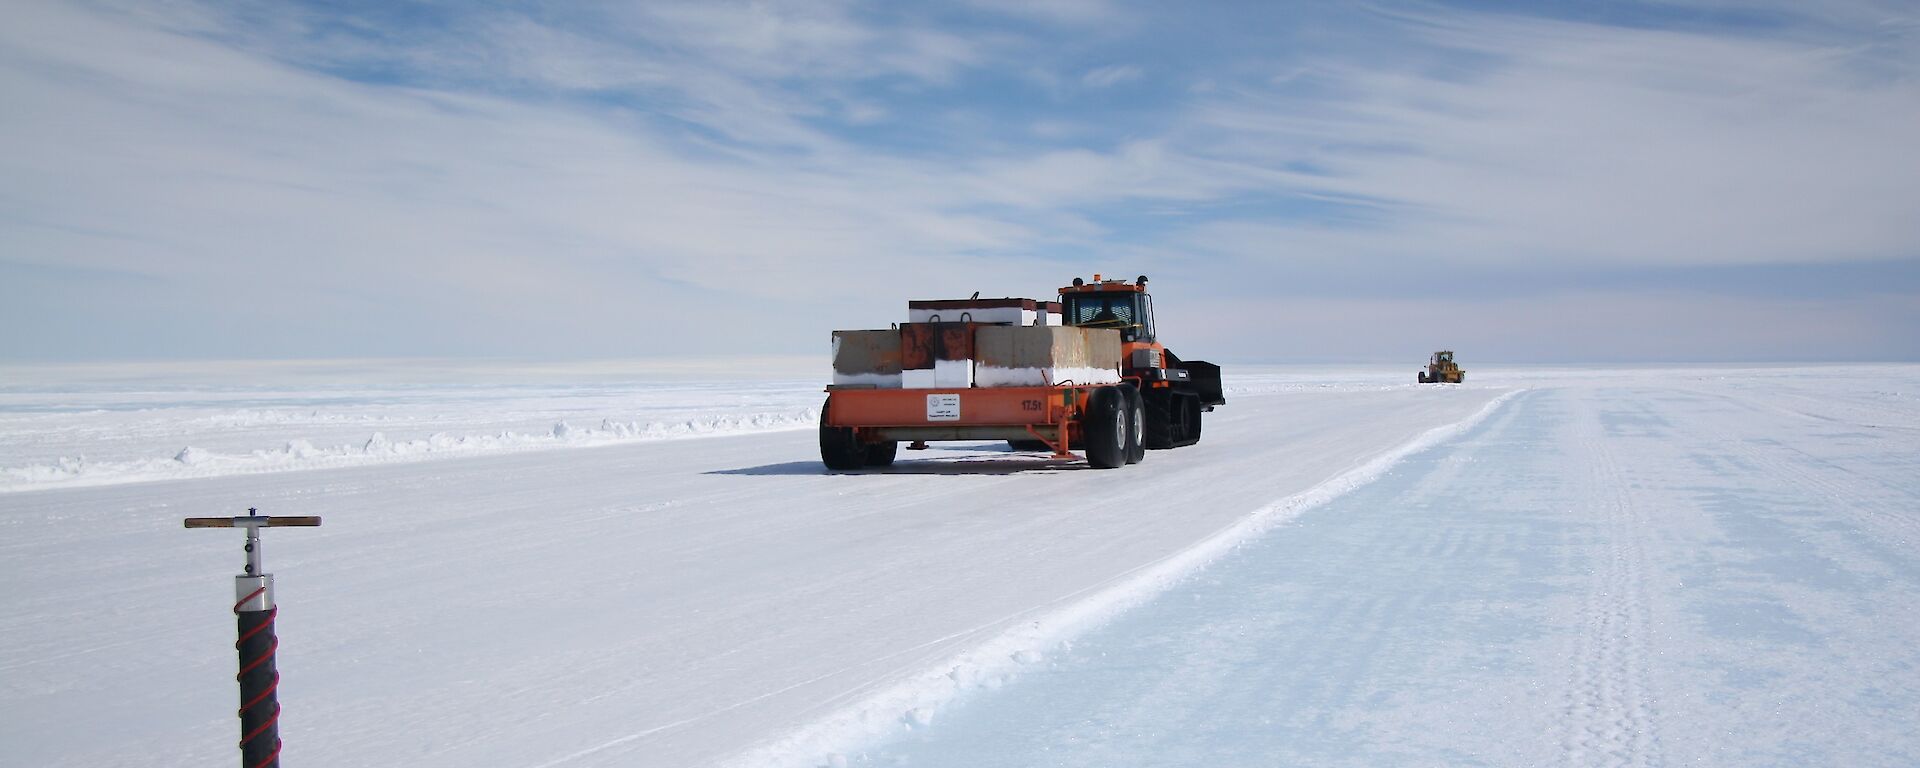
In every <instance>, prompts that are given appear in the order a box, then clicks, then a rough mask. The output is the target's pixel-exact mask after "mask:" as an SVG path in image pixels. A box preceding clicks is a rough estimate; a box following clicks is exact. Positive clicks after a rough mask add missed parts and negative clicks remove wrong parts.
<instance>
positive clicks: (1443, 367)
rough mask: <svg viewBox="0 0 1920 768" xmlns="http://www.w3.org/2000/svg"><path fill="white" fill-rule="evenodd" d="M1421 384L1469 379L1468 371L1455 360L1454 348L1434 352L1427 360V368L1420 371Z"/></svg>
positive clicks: (1453, 382)
mask: <svg viewBox="0 0 1920 768" xmlns="http://www.w3.org/2000/svg"><path fill="white" fill-rule="evenodd" d="M1419 373H1420V383H1421V384H1459V383H1460V382H1463V381H1466V380H1467V372H1466V370H1465V369H1462V368H1461V367H1460V366H1459V365H1457V364H1455V363H1454V362H1453V350H1450V349H1443V350H1440V351H1438V352H1435V353H1433V357H1431V358H1429V359H1428V360H1427V369H1426V370H1424V371H1420V372H1419Z"/></svg>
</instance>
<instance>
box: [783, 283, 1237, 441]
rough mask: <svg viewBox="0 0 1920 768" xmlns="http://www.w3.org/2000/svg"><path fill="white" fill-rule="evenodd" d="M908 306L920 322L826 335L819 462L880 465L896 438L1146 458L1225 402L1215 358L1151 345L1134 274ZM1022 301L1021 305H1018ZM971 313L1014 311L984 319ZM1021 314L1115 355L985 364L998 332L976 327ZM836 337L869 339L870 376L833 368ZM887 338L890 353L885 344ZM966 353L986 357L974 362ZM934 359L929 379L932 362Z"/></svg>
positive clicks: (1185, 435) (1145, 302)
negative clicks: (831, 347)
mask: <svg viewBox="0 0 1920 768" xmlns="http://www.w3.org/2000/svg"><path fill="white" fill-rule="evenodd" d="M909 306H910V307H913V308H915V309H916V310H918V312H919V314H918V315H916V317H918V318H920V319H925V320H928V321H929V322H926V323H909V324H907V325H903V326H900V327H898V328H897V329H896V330H895V331H892V332H887V331H852V332H838V333H836V335H835V354H836V375H835V380H836V382H840V381H843V380H844V381H846V382H848V383H836V384H834V385H832V386H829V387H828V388H827V401H826V403H825V405H824V406H822V408H821V414H820V457H821V460H822V461H823V462H824V463H825V464H826V465H827V467H828V468H830V469H836V470H852V469H860V468H863V467H878V466H886V465H889V464H892V463H893V461H894V458H895V457H896V455H897V453H898V451H899V447H900V443H903V442H904V443H908V444H909V445H910V447H925V444H926V443H928V442H932V441H939V440H1006V441H1008V442H1009V443H1011V444H1012V445H1013V447H1014V448H1015V449H1029V450H1048V451H1051V452H1052V454H1053V455H1054V456H1055V457H1056V458H1070V457H1072V455H1073V454H1072V453H1071V451H1072V450H1074V449H1076V448H1078V449H1080V450H1083V451H1084V452H1085V454H1086V458H1087V463H1088V464H1089V465H1090V466H1093V467H1095V468H1100V469H1108V468H1114V467H1120V466H1124V465H1126V464H1132V463H1136V462H1139V461H1140V460H1142V459H1144V458H1145V456H1146V450H1147V449H1148V448H1175V447H1179V446H1184V445H1192V444H1194V443H1196V442H1198V441H1199V439H1200V414H1201V413H1203V412H1205V411H1211V410H1212V409H1213V407H1214V406H1217V405H1220V404H1222V403H1224V402H1226V400H1225V398H1224V397H1223V396H1222V393H1221V387H1220V368H1219V366H1216V365H1213V364H1211V363H1207V362H1203V361H1198V360H1195V361H1185V362H1183V361H1181V360H1180V359H1179V358H1178V357H1177V356H1175V355H1173V353H1172V352H1171V351H1169V350H1167V349H1166V347H1165V346H1164V345H1162V344H1161V343H1160V342H1159V341H1158V340H1157V336H1156V332H1155V328H1154V325H1153V315H1152V313H1153V304H1152V299H1151V298H1150V297H1149V296H1148V295H1147V293H1146V277H1145V276H1144V275H1143V276H1141V277H1140V278H1139V279H1138V280H1137V281H1135V282H1132V283H1128V282H1124V281H1120V280H1106V281H1103V280H1101V279H1100V276H1099V275H1095V276H1094V280H1093V282H1092V283H1088V282H1086V281H1083V280H1079V279H1075V280H1074V281H1073V285H1071V286H1068V287H1066V288H1062V289H1061V290H1060V301H1059V302H1058V303H1036V302H1032V301H1030V300H1019V299H995V300H986V301H977V300H975V301H973V302H972V303H971V304H969V303H968V302H967V300H960V301H943V302H912V303H910V304H909ZM1023 308H1024V311H1025V312H1026V313H1027V314H1024V315H1021V314H1018V313H1019V312H1021V311H1023ZM930 313H944V316H948V317H956V318H960V319H961V321H959V322H951V323H949V322H942V320H943V319H944V318H943V316H942V315H941V314H930ZM976 317H993V318H1002V319H1012V320H1011V323H1007V322H1002V323H981V322H974V319H975V318H976ZM1027 322H1031V324H1032V325H1036V326H1037V325H1048V324H1051V325H1056V326H1062V327H1067V328H1072V329H1078V330H1076V331H1074V333H1073V335H1074V336H1076V337H1078V338H1079V339H1084V340H1085V341H1084V344H1085V345H1086V346H1090V347H1100V348H1102V349H1104V350H1106V351H1105V352H1104V353H1103V354H1104V355H1105V356H1104V357H1101V358H1100V359H1102V360H1108V361H1111V362H1110V363H1108V364H1107V365H1106V366H1104V367H1097V368H1059V369H1048V370H1045V371H1035V370H1034V369H1029V368H1014V369H1007V368H1003V367H995V366H990V365H987V364H986V361H985V356H987V355H988V354H990V352H989V351H988V350H990V349H991V348H993V344H990V343H989V342H990V341H993V340H999V339H1002V338H1003V337H1005V336H1006V335H1007V333H1006V332H993V331H984V330H982V329H986V328H991V327H993V326H1003V325H1007V324H1020V323H1027ZM843 334H844V335H845V336H844V338H843ZM976 334H978V338H977V339H976ZM1026 336H1028V337H1038V338H1042V339H1045V338H1049V337H1048V335H1047V334H1026ZM896 339H897V341H896ZM1069 341H1074V339H1069ZM1115 341H1118V342H1119V343H1118V345H1117V346H1116V345H1115V344H1114V342H1115ZM843 343H845V344H847V345H849V346H852V345H855V344H866V345H868V346H871V347H874V351H873V352H872V354H870V355H869V356H868V357H869V358H871V360H874V361H881V362H879V363H877V364H876V365H877V367H875V366H869V368H871V369H872V370H871V371H868V370H865V369H863V371H862V372H854V373H843V372H842V371H841V370H840V367H841V366H840V362H839V360H838V358H839V356H840V355H841V354H842V349H841V347H842V344H843ZM893 343H897V344H898V345H899V346H898V349H897V350H896V349H893V348H890V347H889V346H888V345H889V344H893ZM1076 343H1081V342H1077V341H1076ZM1115 350H1117V353H1116V352H1115ZM975 355H980V356H981V357H982V361H981V364H980V367H979V370H978V371H976V370H975V368H974V366H975V362H976V361H975V360H974V359H972V358H973V356H975ZM962 356H964V357H962ZM934 358H938V359H937V360H936V359H934ZM936 364H937V365H938V366H939V367H940V370H939V374H938V376H936V375H934V374H935V372H934V371H933V370H928V369H929V368H931V367H933V366H934V365H936ZM887 366H892V367H891V368H889V367H887ZM902 366H905V369H904V370H902ZM962 366H964V370H961V368H962ZM876 371H877V372H876ZM914 374H920V375H918V376H915V375H914ZM976 375H978V376H979V377H980V378H979V379H977V380H976V378H975V377H976ZM1074 376H1078V377H1081V379H1082V380H1080V381H1075V380H1073V377H1074ZM889 377H893V378H889ZM1023 377H1026V378H1036V377H1037V380H1035V381H1032V382H1023ZM897 381H911V382H914V383H911V384H905V385H903V384H900V383H897ZM929 381H931V382H934V383H933V384H931V385H929V384H927V382H929ZM1022 383H1026V384H1027V385H1022Z"/></svg>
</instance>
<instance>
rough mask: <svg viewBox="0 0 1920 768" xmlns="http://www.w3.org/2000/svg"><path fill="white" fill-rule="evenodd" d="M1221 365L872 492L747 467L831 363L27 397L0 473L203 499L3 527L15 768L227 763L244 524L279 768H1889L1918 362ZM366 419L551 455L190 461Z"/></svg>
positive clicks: (498, 452)
mask: <svg viewBox="0 0 1920 768" xmlns="http://www.w3.org/2000/svg"><path fill="white" fill-rule="evenodd" d="M483 373H484V372H483ZM1226 375H1227V381H1226V385H1227V393H1228V398H1229V402H1228V404H1227V405H1226V406H1225V407H1223V408H1222V409H1221V410H1220V411H1218V412H1216V413H1214V414H1211V415H1210V416H1209V421H1208V422H1207V432H1206V437H1205V439H1204V440H1203V441H1202V443H1201V444H1200V445H1198V446H1195V447H1192V448H1187V449H1181V450H1177V451H1171V452H1167V451H1155V452H1151V453H1150V454H1149V455H1148V457H1147V460H1146V463H1145V464H1143V465H1141V466H1137V467H1129V468H1125V469H1121V470H1114V471H1095V470H1088V469H1085V468H1084V466H1083V465H1080V464H1079V463H1077V462H1075V463H1067V464H1060V463H1054V462H1050V461H1048V460H1046V459H1045V458H1044V457H1042V456H1040V455H1038V454H1021V453H1012V452H1009V451H1007V450H1006V449H1005V447H1004V446H1003V445H992V444H966V445H936V446H935V449H934V450H929V451H926V452H924V453H921V452H902V454H901V460H900V464H899V465H898V466H896V467H894V468H893V469H891V470H888V471H885V472H870V473H858V474H828V473H825V472H824V471H823V470H822V469H821V467H820V466H819V463H818V458H817V450H816V447H815V445H814V437H813V434H812V432H811V430H810V429H806V428H805V427H806V426H808V424H807V423H800V424H799V426H800V427H801V428H800V429H788V430H786V431H752V430H761V429H774V430H778V429H779V428H780V427H781V426H785V425H780V424H761V425H754V424H753V423H752V420H753V418H754V415H755V414H783V413H784V414H787V415H789V416H791V417H793V418H794V419H795V420H796V422H805V419H804V418H803V417H804V416H805V415H806V411H805V409H808V408H813V407H817V405H818V402H819V399H820V397H821V393H820V391H819V390H820V386H819V385H820V384H821V383H823V380H824V377H825V374H824V372H823V373H821V374H820V375H819V376H818V377H816V379H817V380H806V379H801V378H791V379H787V378H776V377H768V376H765V375H756V376H754V377H752V378H747V379H742V378H740V377H731V378H726V379H723V378H700V377H698V376H693V377H688V376H676V377H666V378H655V379H644V377H631V376H629V377H626V378H619V379H618V380H608V379H605V378H594V377H582V380H578V381H569V380H567V377H565V376H544V377H535V380H528V381H517V382H514V383H512V384H510V385H507V384H499V385H496V384H484V385H483V384H475V383H473V381H486V380H495V379H499V378H504V377H498V376H496V377H492V378H491V379H490V378H488V377H485V376H478V377H475V378H473V379H472V380H468V379H465V378H460V379H459V380H457V381H436V382H428V383H418V382H398V383H396V382H394V381H391V380H382V382H381V383H380V384H379V385H378V386H366V385H356V384H354V383H353V378H354V377H352V376H350V375H348V376H344V377H343V379H342V380H341V381H337V382H333V383H329V384H328V385H327V386H324V387H301V386H293V385H288V384H285V383H281V384H275V385H273V386H271V387H252V386H250V387H247V388H233V387H230V386H225V385H214V384H212V382H216V381H224V380H227V379H226V378H225V377H214V376H211V375H209V376H207V377H205V378H204V379H200V380H195V379H194V378H193V377H192V376H186V375H182V376H180V377H176V378H175V379H171V380H169V383H168V384H167V386H165V387H155V386H151V382H152V381H153V378H152V377H139V376H136V377H133V378H132V379H130V380H125V381H121V382H119V383H98V382H93V383H89V384H87V385H86V386H72V385H68V386H63V385H62V384H61V382H60V381H59V377H57V376H45V375H42V376H38V377H37V378H36V377H34V376H25V377H22V376H13V377H10V378H8V379H6V381H8V382H10V383H9V384H8V385H7V386H4V387H0V436H4V437H3V438H0V456H3V457H5V459H6V460H5V461H4V462H0V466H6V467H16V468H17V467H31V466H57V465H58V460H59V458H60V457H62V456H71V455H78V454H85V455H87V457H88V458H87V460H86V461H87V462H89V463H92V462H101V463H109V462H134V461H142V460H151V459H155V458H158V459H160V460H164V461H175V462H176V463H179V464H181V465H182V466H183V467H187V468H194V467H205V468H207V471H208V472H209V473H208V474H205V475H200V476H194V475H177V474H175V475H170V474H167V473H165V472H159V473H143V472H137V471H128V472H122V473H120V474H119V475H117V476H116V479H114V480H112V481H111V482H112V483H114V484H106V485H92V486H86V485H77V484H75V483H73V482H71V481H60V480H59V479H58V478H54V479H53V480H48V479H46V478H41V479H35V478H33V477H26V478H23V479H21V480H19V481H16V483H15V485H14V486H13V487H12V488H11V492H7V493H0V530H4V531H6V536H4V537H3V538H0V551H4V552H5V557H4V558H0V583H4V584H5V585H6V589H5V590H4V591H0V673H3V674H0V714H4V717H0V763H5V764H7V765H34V766H68V765H71V766H79V765H87V766H114V765H125V766H134V765H139V766H163V767H165V766H200V765H209V764H226V763H229V762H231V760H232V759H233V756H232V755H233V752H234V749H233V744H234V741H235V738H236V736H237V734H236V729H237V727H238V725H237V721H236V720H235V718H234V717H233V709H234V706H235V701H234V697H235V695H236V694H235V691H234V690H233V683H232V673H233V668H234V661H233V658H232V649H231V643H232V637H231V634H232V619H231V616H230V614H228V613H227V612H226V611H227V607H228V606H229V605H230V604H231V600H232V598H231V581H230V577H231V575H232V574H233V573H234V572H235V571H236V570H237V569H238V565H239V564H240V554H241V553H240V552H239V551H238V550H239V543H240V541H239V535H238V534H237V533H236V532H233V531H207V530H192V531H189V530H182V529H181V528H180V527H179V526H180V523H179V522H178V521H179V519H180V518H182V517H187V516H197V515H224V514H235V513H240V512H241V511H243V510H244V508H245V507H247V506H258V507H260V508H261V509H262V511H263V512H265V513H271V514H287V515H299V514H319V515H324V516H325V517H326V521H327V522H326V526H325V527H323V528H319V529H275V530H272V531H269V532H268V535H267V541H266V547H265V550H266V558H267V564H268V567H269V569H270V570H271V571H273V572H274V573H276V574H277V575H278V577H279V587H278V591H279V598H280V601H281V604H282V614H281V622H280V624H281V627H280V629H281V641H282V648H281V652H282V659H281V669H282V673H283V675H284V676H285V680H284V682H283V684H282V688H281V692H282V701H283V704H284V705H285V707H286V716H285V720H284V721H283V731H282V734H283V736H284V738H285V739H286V740H287V753H286V756H287V759H288V760H289V761H290V762H299V761H305V762H306V763H309V764H321V765H335V766H376V765H399V764H406V765H419V766H455V765H460V766H471V765H488V766H529V767H531V766H554V767H558V766H709V765H739V766H761V765H770V766H787V765H791V766H815V765H834V764H842V763H844V764H856V765H858V764H882V765H893V764H911V765H959V764H967V765H1022V766H1024V765H1056V764H1057V765H1113V764H1169V765H1270V764H1352V765H1380V764H1407V763H1418V764H1462V763H1468V764H1472V763H1479V764H1539V763H1545V762H1562V763H1572V764H1580V765H1654V764H1665V763H1675V764H1677V763H1682V762H1699V763H1703V764H1721V765H1748V764H1865V765H1908V764H1914V763H1915V762H1916V760H1915V757H1914V756H1915V753H1916V743H1915V737H1913V736H1912V735H1911V734H1910V733H1909V732H1908V731H1909V730H1910V729H1908V728H1905V727H1904V725H1902V724H1903V723H1904V718H1906V717H1907V715H1908V714H1909V713H1911V712H1912V711H1915V709H1916V706H1915V704H1916V703H1920V702H1916V698H1920V694H1916V689H1917V688H1920V682H1917V681H1916V677H1917V675H1916V672H1915V670H1920V651H1916V650H1915V649H1916V648H1920V643H1917V642H1916V641H1917V640H1920V626H1917V623H1920V619H1916V617H1920V557H1917V556H1916V554H1915V551H1914V542H1915V538H1914V524H1915V517H1916V514H1917V513H1916V510H1917V509H1920V503H1916V502H1920V466H1917V464H1920V458H1916V457H1920V368H1916V367H1913V366H1866V367H1817V368H1768V369H1735V368H1694V369H1684V370H1681V369H1666V370H1661V369H1641V370H1626V371H1619V370H1612V371H1601V370H1576V369H1506V370H1501V369H1497V368H1493V367H1488V366H1480V367H1476V368H1475V369H1474V379H1475V380H1474V381H1473V382H1472V383H1469V384H1467V385H1463V386H1451V385H1448V386H1419V385H1414V384H1411V383H1410V382H1411V380H1412V378H1413V373H1412V370H1411V369H1410V368H1408V369H1406V370H1402V369H1401V368H1398V367H1397V368H1394V369H1392V370H1388V369H1384V368H1366V369H1332V368H1322V369H1256V368H1249V367H1244V366H1241V367H1228V368H1227V370H1226ZM376 378H377V377H376ZM588 378H591V379H592V380H591V381H585V380H584V379H588ZM29 380H31V381H32V382H33V383H31V384H27V385H23V384H19V383H18V382H22V381H29ZM129 382H131V383H129ZM555 382H558V383H555ZM1503 397H1504V398H1508V399H1505V400H1502V398H1503ZM1496 401H1498V402H1496ZM249 409H252V410H260V411H267V412H274V413H283V414H293V415H296V416H298V417H297V418H287V419H284V420H275V419H274V418H266V419H257V420H245V421H244V423H241V424H240V425H239V426H238V427H236V420H234V419H231V418H229V419H225V420H222V419H219V418H209V416H218V415H221V414H228V415H231V414H233V413H235V412H242V411H246V410H249ZM790 409H791V410H790ZM315 414H326V415H335V416H339V417H341V418H340V419H338V422H339V423H338V424H336V423H335V422H334V421H329V420H327V419H325V418H321V417H319V416H316V415H315ZM563 414H564V415H563ZM375 416H379V417H386V420H385V421H384V422H374V421H371V420H370V419H368V417H375ZM729 420H732V421H729ZM563 422H564V423H565V424H566V425H567V426H566V427H565V428H558V427H556V426H555V425H557V424H560V423H563ZM621 422H627V423H686V424H736V425H740V424H744V425H747V426H745V427H743V429H745V430H748V431H746V432H743V433H740V434H734V435H730V436H720V437H715V438H713V439H704V440H660V439H652V438H643V437H639V436H634V437H632V438H631V439H607V440H583V439H578V438H575V437H573V436H574V435H575V434H577V433H576V432H575V430H576V429H580V428H581V427H582V425H587V426H586V427H585V429H593V428H595V426H594V425H599V424H602V423H621ZM375 424H378V426H379V427H380V428H379V429H378V430H377V431H382V432H385V433H386V434H388V435H389V436H390V437H389V438H388V439H389V441H390V442H400V441H412V440H428V441H429V443H431V439H432V438H431V436H432V434H433V433H434V432H442V433H446V434H448V435H461V436H465V435H489V434H497V432H498V431H509V432H513V433H516V434H525V435H529V436H536V437H537V436H541V435H542V434H544V435H545V436H546V437H547V438H549V439H551V440H553V442H551V443H545V444H540V447H541V448H548V450H525V447H524V446H510V445H504V444H502V445H488V446H485V447H482V448H475V449H471V450H465V451H457V450H448V451H441V452H438V453H435V452H427V453H426V458H430V459H433V460H423V459H422V458H421V457H420V456H418V455H407V454H390V455H389V454H384V453H375V454H371V455H370V456H371V457H356V458H354V459H353V460H352V461H353V462H357V463H356V464H354V465H352V466H336V465H330V464H329V463H328V461H330V460H317V461H308V462H305V463H302V462H298V461H295V462H288V463H287V464H286V465H284V466H283V465H277V464H276V465H274V466H273V467H272V468H273V469H275V470H286V471H271V472H262V471H258V468H253V469H248V468H235V467H233V466H226V465H222V464H221V462H220V461H219V457H221V456H228V457H231V456H245V455H249V454H250V452H252V451H259V450H275V449H274V448H273V446H276V445H286V444H288V443H292V442H294V441H296V440H304V441H306V442H307V443H309V444H311V445H313V446H336V445H352V444H353V441H354V440H355V439H356V438H355V437H354V436H356V435H357V436H358V437H357V439H358V440H369V439H371V437H370V435H368V434H365V433H366V432H367V429H368V427H369V426H374V425H375ZM394 425H399V426H398V427H395V426H394ZM509 425H510V426H509ZM336 428H337V431H336ZM689 431H692V430H689ZM120 435H125V439H124V440H120V439H116V437H117V436H120ZM188 448H192V449H195V450H196V451H202V452H205V455H196V453H194V452H193V451H188V450H187V449H188ZM316 450H319V448H316ZM299 452H301V451H288V453H289V454H293V453H299ZM182 455H184V458H181V457H182ZM292 470H305V471H292ZM166 478H178V479H166ZM1370 481H1371V482H1370ZM1209 563H1213V565H1211V566H1209V565H1208V564H1209Z"/></svg>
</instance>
